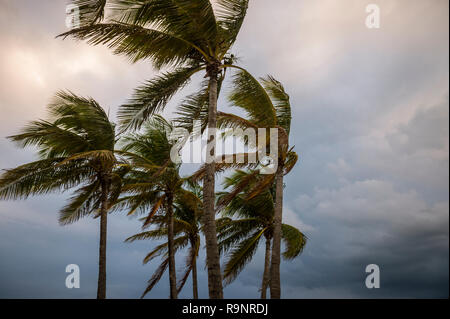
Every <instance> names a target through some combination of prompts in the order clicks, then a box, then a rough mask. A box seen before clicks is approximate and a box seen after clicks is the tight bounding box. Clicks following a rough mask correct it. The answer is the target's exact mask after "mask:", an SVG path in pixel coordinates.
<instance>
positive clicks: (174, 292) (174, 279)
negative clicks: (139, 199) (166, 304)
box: [167, 195, 178, 299]
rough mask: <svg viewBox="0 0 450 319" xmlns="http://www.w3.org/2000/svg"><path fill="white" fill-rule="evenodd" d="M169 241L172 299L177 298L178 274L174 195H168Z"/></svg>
mask: <svg viewBox="0 0 450 319" xmlns="http://www.w3.org/2000/svg"><path fill="white" fill-rule="evenodd" d="M167 215H168V216H167V217H168V221H167V243H168V253H169V283H170V299H177V297H178V293H177V274H176V270H175V251H174V243H173V241H174V240H173V198H172V195H168V196H167Z"/></svg>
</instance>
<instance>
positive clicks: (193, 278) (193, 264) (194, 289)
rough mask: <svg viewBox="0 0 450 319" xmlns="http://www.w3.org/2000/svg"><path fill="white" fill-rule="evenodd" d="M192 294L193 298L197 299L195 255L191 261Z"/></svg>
mask: <svg viewBox="0 0 450 319" xmlns="http://www.w3.org/2000/svg"><path fill="white" fill-rule="evenodd" d="M192 295H193V298H194V299H198V284H197V256H194V260H193V261H192Z"/></svg>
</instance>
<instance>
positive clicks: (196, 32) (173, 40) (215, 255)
mask: <svg viewBox="0 0 450 319" xmlns="http://www.w3.org/2000/svg"><path fill="white" fill-rule="evenodd" d="M248 1H249V0H217V1H215V6H214V8H213V6H212V4H211V1H209V0H73V3H74V4H76V5H78V6H79V9H80V22H81V26H80V27H78V28H75V29H73V30H70V31H69V32H66V33H63V34H62V35H61V36H63V37H64V38H65V37H67V36H71V37H73V38H75V39H81V40H87V41H88V43H90V44H93V45H98V44H106V45H108V46H109V47H110V48H111V49H113V50H114V53H115V54H119V55H125V56H127V57H128V58H129V59H130V60H131V61H132V62H137V61H139V60H144V59H149V60H150V61H152V62H153V65H154V66H155V67H156V68H158V69H161V68H169V71H167V72H165V73H163V74H162V75H161V76H158V77H156V78H155V79H153V80H150V81H148V82H147V83H146V84H144V85H143V86H141V87H139V88H138V89H137V90H136V91H135V94H134V96H133V98H132V99H131V100H130V101H129V103H127V104H126V105H123V106H122V107H121V109H120V111H119V116H120V119H121V124H122V126H123V127H124V128H138V127H140V126H141V125H142V123H143V122H144V121H145V120H146V119H147V118H148V117H149V116H150V115H151V114H153V113H154V112H156V111H159V110H161V109H163V108H164V107H165V105H166V104H167V102H168V101H169V100H170V98H171V97H172V96H173V95H174V94H175V93H176V92H178V91H179V90H180V89H181V88H183V87H184V86H185V85H186V84H187V83H188V82H189V80H190V79H191V78H192V76H193V75H194V74H195V73H198V72H205V73H206V74H205V77H207V78H208V79H209V81H208V100H207V104H208V128H209V131H208V132H209V133H208V135H209V138H208V145H209V150H208V152H207V156H208V157H209V158H210V160H208V161H207V165H206V168H207V170H206V174H205V177H204V196H203V200H204V208H205V236H206V239H207V240H206V253H207V260H208V263H207V264H208V283H209V285H208V286H209V295H210V298H223V290H222V279H221V272H220V259H219V258H220V256H219V252H218V248H217V238H216V227H215V213H214V211H215V210H214V201H215V198H214V186H215V176H214V171H215V163H214V157H215V148H214V145H213V144H214V142H215V128H216V124H217V94H218V82H219V81H220V79H221V77H223V73H222V71H223V70H224V69H226V68H227V67H236V66H235V65H233V61H234V58H233V56H232V55H230V54H229V51H230V48H231V46H232V45H233V44H234V42H235V41H236V38H237V35H238V33H239V31H240V28H241V26H242V23H243V21H244V18H245V15H246V11H247V7H248ZM105 8H109V10H110V11H109V12H111V15H109V16H106V15H105V14H104V13H105Z"/></svg>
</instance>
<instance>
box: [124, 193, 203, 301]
mask: <svg viewBox="0 0 450 319" xmlns="http://www.w3.org/2000/svg"><path fill="white" fill-rule="evenodd" d="M198 195H199V194H196V193H195V190H193V191H188V190H184V189H183V190H181V191H179V192H178V193H177V196H176V199H175V203H174V219H173V222H174V231H173V232H174V240H173V242H174V251H175V252H176V251H178V250H180V249H182V248H184V247H186V246H188V245H189V253H188V256H187V258H186V266H185V272H184V275H183V276H182V278H181V280H179V282H178V284H177V292H178V293H179V292H180V291H181V289H183V287H184V285H185V283H186V281H187V279H188V277H189V275H190V274H192V290H193V292H192V293H193V298H194V299H198V282H197V257H198V252H199V249H200V231H201V217H202V214H203V209H202V203H201V199H200V197H199V196H198ZM143 220H146V218H144V219H143ZM151 225H152V226H156V228H154V229H152V230H145V231H143V232H141V233H138V234H136V235H133V236H131V237H129V238H127V240H126V241H127V242H133V241H135V240H146V239H162V238H164V237H167V216H166V215H164V214H163V215H161V214H159V215H156V216H154V218H153V221H152V224H151ZM168 246H169V245H168V242H165V243H162V244H160V245H158V246H156V247H155V248H154V249H153V250H152V251H151V252H150V253H149V254H148V255H147V256H146V257H145V258H144V263H148V262H150V261H151V260H153V259H154V258H156V257H158V256H160V255H162V254H163V256H164V259H163V261H162V263H161V264H160V266H159V267H158V268H157V270H156V271H155V273H154V274H153V276H152V277H151V279H150V280H149V281H148V286H147V288H146V289H145V291H144V293H143V294H142V297H144V296H145V295H146V294H147V293H148V292H149V291H150V290H151V289H152V288H153V287H154V286H155V285H156V283H158V281H159V280H160V279H161V277H162V275H163V274H164V272H165V271H166V269H167V265H168V262H169V256H168Z"/></svg>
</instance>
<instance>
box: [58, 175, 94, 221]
mask: <svg viewBox="0 0 450 319" xmlns="http://www.w3.org/2000/svg"><path fill="white" fill-rule="evenodd" d="M100 186H101V185H100V182H99V181H95V182H94V183H92V184H89V185H86V186H84V187H81V188H79V189H77V190H76V192H75V195H74V196H72V197H71V199H70V201H69V203H68V204H67V205H66V206H64V207H63V208H62V209H61V210H60V212H59V223H60V224H61V225H68V224H72V223H74V222H76V221H78V220H79V219H81V218H83V217H84V216H87V215H89V214H91V213H92V212H93V211H94V210H96V209H99V208H100V196H99V193H98V191H99V188H100Z"/></svg>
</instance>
